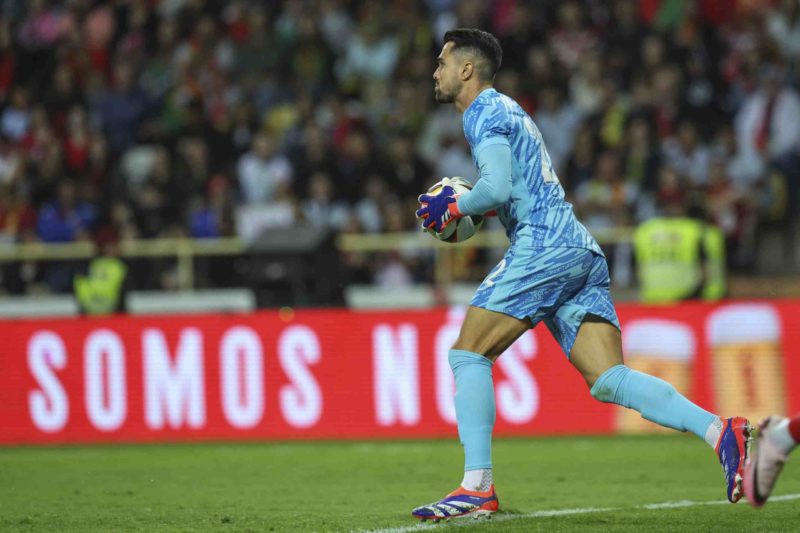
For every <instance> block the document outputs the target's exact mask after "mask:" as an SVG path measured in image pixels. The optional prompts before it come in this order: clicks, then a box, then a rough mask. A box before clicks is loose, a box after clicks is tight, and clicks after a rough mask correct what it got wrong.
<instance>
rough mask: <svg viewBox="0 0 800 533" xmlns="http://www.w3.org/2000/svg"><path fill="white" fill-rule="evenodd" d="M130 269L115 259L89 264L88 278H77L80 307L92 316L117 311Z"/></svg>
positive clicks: (77, 295)
mask: <svg viewBox="0 0 800 533" xmlns="http://www.w3.org/2000/svg"><path fill="white" fill-rule="evenodd" d="M127 272H128V267H127V266H125V263H123V262H122V261H120V260H119V259H116V258H114V257H99V258H97V259H94V260H92V262H91V263H90V264H89V273H88V275H87V276H75V284H74V285H75V298H76V299H77V300H78V306H79V307H80V308H81V310H83V311H84V312H86V313H88V314H90V315H101V314H108V313H113V312H114V311H116V310H117V306H118V304H119V299H120V296H121V295H122V288H123V285H124V283H125V276H126V275H127Z"/></svg>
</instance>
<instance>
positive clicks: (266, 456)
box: [0, 435, 800, 533]
mask: <svg viewBox="0 0 800 533" xmlns="http://www.w3.org/2000/svg"><path fill="white" fill-rule="evenodd" d="M494 457H495V480H496V483H497V487H498V495H499V497H500V502H501V509H502V512H500V513H498V514H497V515H496V516H495V518H494V519H492V520H482V521H474V520H471V519H469V520H460V521H452V522H450V523H446V524H445V523H440V524H438V525H433V524H430V525H425V526H419V529H420V530H423V531H428V530H430V531H440V530H448V531H449V530H455V529H457V530H459V531H460V530H462V529H467V530H470V531H571V530H576V529H586V528H590V529H596V530H602V531H647V532H648V533H650V532H653V531H725V532H729V531H800V499H794V497H793V496H792V495H794V494H798V493H800V468H798V466H797V464H793V462H792V461H790V462H789V464H788V465H787V467H786V470H785V471H784V475H783V477H782V478H781V480H780V481H779V483H778V486H777V489H776V495H783V496H785V498H784V499H783V500H782V501H775V502H770V503H769V504H767V506H766V507H765V508H764V509H762V510H760V511H758V510H754V509H751V508H750V507H749V506H748V505H747V504H746V503H744V502H740V503H738V504H736V505H730V504H727V503H725V504H722V503H719V504H718V503H716V502H721V501H722V500H724V497H725V496H724V485H723V480H722V471H721V468H720V467H719V465H718V464H717V462H716V458H715V456H714V455H713V453H712V452H711V450H709V449H708V448H707V447H706V446H705V444H703V443H702V442H700V441H698V440H697V439H695V438H693V437H689V436H685V435H674V436H654V437H592V438H590V437H558V438H537V439H498V440H497V441H496V442H495V446H494ZM461 466H462V452H461V448H460V447H459V445H458V444H457V442H455V440H450V441H403V442H396V441H392V442H351V443H332V442H324V443H279V444H269V443H253V444H198V445H171V446H169V445H167V446H165V445H158V446H156V445H144V446H85V447H41V448H7V449H0V531H81V532H83V531H365V530H381V529H390V530H394V531H406V530H414V528H415V527H417V524H416V522H415V521H414V520H413V519H412V518H411V517H410V516H409V511H410V510H411V508H412V507H414V506H416V505H420V504H424V503H428V502H431V501H434V500H436V499H438V498H440V497H441V496H443V495H444V494H445V493H447V492H449V491H450V490H451V489H453V488H455V486H456V485H457V484H458V482H459V481H460V476H461V472H460V470H461ZM680 501H684V503H683V504H680V503H679V504H677V505H676V506H674V507H661V508H647V507H645V506H646V505H648V504H658V503H664V502H680ZM689 502H697V504H695V503H689ZM564 509H574V510H575V512H574V514H554V515H552V516H544V515H545V514H547V513H541V512H542V511H552V510H564ZM588 509H594V510H591V511H590V510H588ZM597 509H610V510H597ZM537 512H538V513H539V515H538V516H537V515H534V513H537ZM532 515H533V516H532Z"/></svg>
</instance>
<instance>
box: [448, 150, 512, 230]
mask: <svg viewBox="0 0 800 533" xmlns="http://www.w3.org/2000/svg"><path fill="white" fill-rule="evenodd" d="M475 159H476V160H477V162H478V170H479V171H480V178H479V179H478V182H477V183H476V184H475V187H473V188H472V190H471V191H469V192H466V193H463V194H461V195H459V196H458V198H457V202H456V205H457V209H458V212H459V214H460V215H462V216H463V215H482V214H484V213H487V212H489V211H491V210H493V209H497V208H498V207H500V206H502V205H504V204H505V203H506V202H507V201H508V199H509V198H510V197H511V145H510V144H509V143H508V139H507V138H506V137H489V138H488V139H486V140H484V141H483V142H481V144H480V145H478V147H477V149H476V150H475Z"/></svg>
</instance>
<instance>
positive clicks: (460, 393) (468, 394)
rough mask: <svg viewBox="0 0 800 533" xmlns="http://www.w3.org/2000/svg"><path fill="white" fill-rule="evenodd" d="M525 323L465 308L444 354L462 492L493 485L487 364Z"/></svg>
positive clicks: (491, 393) (527, 325)
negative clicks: (452, 389)
mask: <svg viewBox="0 0 800 533" xmlns="http://www.w3.org/2000/svg"><path fill="white" fill-rule="evenodd" d="M529 328H530V323H529V322H527V321H523V320H518V319H516V318H514V317H512V316H509V315H505V314H502V313H496V312H494V311H487V310H486V309H481V308H479V307H469V309H468V310H467V314H466V317H465V318H464V323H463V324H462V326H461V332H460V333H459V336H458V340H456V343H455V344H454V345H453V348H452V349H451V350H450V352H449V354H448V359H449V361H450V367H451V368H452V369H453V375H454V376H455V384H456V395H455V406H456V419H457V421H458V434H459V438H460V439H461V444H462V445H463V446H464V455H465V463H464V472H465V473H464V480H463V482H462V486H463V487H464V488H465V489H467V490H474V491H485V490H488V489H489V487H490V486H491V485H492V456H491V454H492V429H493V428H494V421H495V401H494V385H493V383H492V364H493V363H494V361H495V360H496V359H497V357H499V356H500V354H502V353H503V352H504V351H505V350H506V349H507V348H508V347H509V346H511V344H512V343H513V342H514V341H515V340H517V339H518V338H519V337H520V335H522V334H523V333H525V332H526V331H527V330H528V329H529Z"/></svg>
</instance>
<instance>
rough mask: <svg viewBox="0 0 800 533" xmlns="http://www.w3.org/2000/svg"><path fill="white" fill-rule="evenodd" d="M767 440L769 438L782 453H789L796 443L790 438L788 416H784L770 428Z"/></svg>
mask: <svg viewBox="0 0 800 533" xmlns="http://www.w3.org/2000/svg"><path fill="white" fill-rule="evenodd" d="M769 440H771V441H772V442H773V443H774V444H775V446H777V447H778V449H779V450H780V451H782V452H783V453H784V454H787V453H789V452H790V451H792V450H793V449H794V447H795V446H797V443H796V442H795V441H794V439H793V438H792V435H791V433H789V419H788V418H784V419H783V420H781V421H780V422H778V423H777V424H775V427H774V428H771V429H770V431H769Z"/></svg>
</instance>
